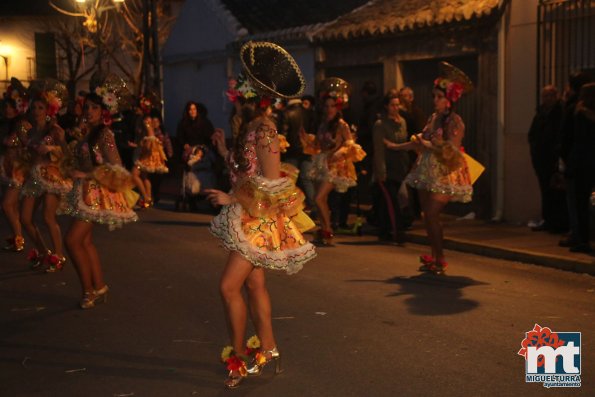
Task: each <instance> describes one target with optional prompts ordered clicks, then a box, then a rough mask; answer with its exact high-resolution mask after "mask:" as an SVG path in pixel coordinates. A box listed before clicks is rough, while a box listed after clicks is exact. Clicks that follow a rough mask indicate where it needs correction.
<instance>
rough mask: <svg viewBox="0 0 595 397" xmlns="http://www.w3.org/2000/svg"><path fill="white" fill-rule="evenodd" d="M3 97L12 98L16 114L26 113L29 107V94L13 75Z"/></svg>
mask: <svg viewBox="0 0 595 397" xmlns="http://www.w3.org/2000/svg"><path fill="white" fill-rule="evenodd" d="M3 96H4V99H12V100H13V101H14V103H15V106H16V111H17V113H18V114H24V113H27V109H29V96H28V94H27V89H26V88H25V86H24V85H23V83H21V81H20V80H19V79H17V78H16V77H13V78H11V79H10V85H9V86H8V87H7V88H6V92H5V93H4V95H3Z"/></svg>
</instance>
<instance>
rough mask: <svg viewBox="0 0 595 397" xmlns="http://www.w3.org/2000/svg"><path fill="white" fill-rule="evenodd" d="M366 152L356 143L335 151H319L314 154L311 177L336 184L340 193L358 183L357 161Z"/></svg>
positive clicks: (336, 188)
mask: <svg viewBox="0 0 595 397" xmlns="http://www.w3.org/2000/svg"><path fill="white" fill-rule="evenodd" d="M365 156H366V152H364V150H363V149H362V147H361V146H360V145H358V144H356V143H350V144H348V145H346V146H343V147H341V148H340V149H339V150H338V151H337V152H335V153H332V154H331V153H328V152H326V153H324V152H323V153H319V154H316V155H314V156H312V162H313V167H312V171H311V175H310V177H312V178H313V179H314V180H318V181H327V182H329V183H331V184H333V185H334V186H335V190H336V191H337V192H339V193H344V192H346V191H347V190H348V189H349V188H350V187H353V186H356V185H357V172H356V170H355V165H354V163H355V162H358V161H361V160H362V159H363V158H364V157H365Z"/></svg>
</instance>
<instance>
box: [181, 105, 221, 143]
mask: <svg viewBox="0 0 595 397" xmlns="http://www.w3.org/2000/svg"><path fill="white" fill-rule="evenodd" d="M207 116H208V111H207V108H206V107H205V106H204V105H202V104H199V103H197V102H194V101H189V102H188V103H186V106H185V107H184V114H183V115H182V120H180V123H179V124H178V129H177V135H176V136H177V138H178V142H180V145H182V149H184V150H187V149H188V148H190V147H192V146H196V145H211V136H212V135H213V132H215V128H214V127H213V123H211V121H210V120H209V119H208V117H207Z"/></svg>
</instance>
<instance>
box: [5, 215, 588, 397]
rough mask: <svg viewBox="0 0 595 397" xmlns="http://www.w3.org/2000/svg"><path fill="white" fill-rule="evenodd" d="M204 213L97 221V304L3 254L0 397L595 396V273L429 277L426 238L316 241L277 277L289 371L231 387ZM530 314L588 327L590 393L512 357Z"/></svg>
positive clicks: (454, 260)
mask: <svg viewBox="0 0 595 397" xmlns="http://www.w3.org/2000/svg"><path fill="white" fill-rule="evenodd" d="M209 220H210V216H208V215H200V214H187V213H176V212H169V211H164V210H157V209H150V210H148V211H144V212H142V213H141V221H140V222H139V223H136V224H134V225H130V226H128V227H125V228H124V229H122V230H118V231H115V232H108V231H107V229H104V228H96V233H95V240H96V242H97V245H98V247H99V250H100V255H101V258H102V261H103V264H104V268H105V273H106V279H107V281H108V284H109V285H110V288H111V291H110V296H109V301H108V302H107V304H105V305H101V306H98V307H97V308H95V309H93V310H89V311H82V310H80V309H78V307H77V303H78V299H79V298H80V291H79V288H80V287H79V284H78V281H77V278H76V273H75V271H74V269H73V267H72V266H71V265H70V264H69V265H68V266H67V267H66V268H65V270H64V271H62V272H60V273H57V274H42V273H36V272H32V271H30V270H28V268H27V266H26V264H25V258H24V255H23V254H20V255H19V254H13V253H2V254H0V255H1V256H0V262H1V265H0V396H2V397H13V396H14V397H16V396H18V397H21V396H68V397H70V396H88V397H95V396H121V397H123V396H135V397H137V396H229V395H236V396H259V397H268V396H284V397H292V396H296V397H297V396H300V397H302V396H333V397H334V396H441V397H446V396H568V395H584V396H587V395H590V396H593V395H595V348H594V345H593V333H594V332H595V307H594V303H595V278H593V277H591V276H587V275H581V274H575V273H569V272H564V271H559V270H553V269H547V268H542V267H537V266H531V265H527V264H520V263H514V262H507V261H501V260H496V259H490V258H484V257H479V256H474V255H469V254H462V253H457V252H449V253H448V259H449V262H450V264H451V265H450V268H449V273H448V275H447V276H443V277H440V276H432V275H425V274H420V273H419V272H418V271H417V267H418V264H417V256H418V255H420V254H421V253H425V251H426V247H423V246H419V245H414V244H408V245H407V246H406V247H404V248H403V247H396V246H390V245H377V244H376V243H375V239H374V238H373V237H371V236H368V237H365V236H364V237H344V238H340V239H339V241H338V244H337V246H336V247H332V248H321V249H319V250H318V253H319V255H318V258H316V259H315V260H314V261H312V262H311V263H309V264H308V265H306V266H305V268H304V269H303V270H302V271H301V272H300V273H298V274H297V275H294V276H287V275H285V274H282V273H278V272H269V274H268V275H269V277H268V285H269V290H270V292H271V296H272V300H273V317H274V321H273V324H274V328H275V332H276V337H277V341H278V344H279V348H280V350H281V353H282V359H283V366H284V368H285V371H284V372H283V373H282V374H280V375H278V376H273V374H272V371H271V369H270V368H269V369H268V371H266V372H265V374H263V375H262V376H261V377H259V378H249V379H247V380H246V381H245V382H244V383H243V384H242V385H241V386H240V388H239V389H236V390H225V389H224V388H223V385H222V381H223V379H224V378H225V370H224V367H223V365H222V364H221V363H220V362H219V354H220V351H221V348H222V347H223V346H224V345H226V344H227V333H226V330H225V326H224V320H223V314H222V309H221V304H220V300H219V296H218V279H219V274H220V271H221V269H222V266H223V263H224V261H225V259H226V253H225V252H224V251H223V250H222V249H221V248H220V247H219V246H218V242H217V241H216V240H215V239H214V238H213V237H211V236H210V234H209V233H208V230H207V226H208V223H209ZM63 221H64V223H65V224H67V222H68V220H67V219H64V220H63ZM0 229H1V230H0V232H4V234H8V233H6V231H7V229H6V226H5V225H2V227H1V228H0ZM535 323H537V324H539V325H541V326H548V327H550V328H551V329H552V330H553V331H567V332H574V331H580V332H582V346H581V347H582V350H581V364H582V387H581V388H580V389H546V388H544V387H543V386H542V385H541V384H538V383H526V382H525V362H524V359H523V357H521V356H519V355H517V351H518V350H519V349H520V347H521V341H522V339H523V338H524V337H525V332H527V331H530V330H531V329H532V328H533V326H534V324H535ZM250 335H252V332H249V335H248V336H250Z"/></svg>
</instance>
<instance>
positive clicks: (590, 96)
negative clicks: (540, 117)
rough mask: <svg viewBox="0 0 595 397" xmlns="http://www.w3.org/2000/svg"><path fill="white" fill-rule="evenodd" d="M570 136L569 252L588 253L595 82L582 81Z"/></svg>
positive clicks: (593, 179) (594, 152)
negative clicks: (573, 224)
mask: <svg viewBox="0 0 595 397" xmlns="http://www.w3.org/2000/svg"><path fill="white" fill-rule="evenodd" d="M573 127H574V139H573V144H572V146H571V148H570V151H569V153H568V157H567V162H566V173H567V175H568V176H569V181H570V182H571V183H572V185H571V186H570V188H571V190H572V191H573V192H574V199H575V201H573V202H569V203H568V206H569V207H571V206H573V207H574V211H575V212H576V214H577V224H576V228H572V229H571V231H570V237H569V239H570V240H572V242H573V244H572V245H571V246H570V251H572V252H584V253H590V252H591V246H590V245H589V237H590V232H589V230H590V227H589V220H590V212H589V207H590V197H591V194H592V193H591V192H592V189H593V187H594V186H595V83H589V84H585V85H584V86H583V87H582V88H581V91H580V97H579V101H578V103H577V105H576V110H575V114H574V120H573Z"/></svg>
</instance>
